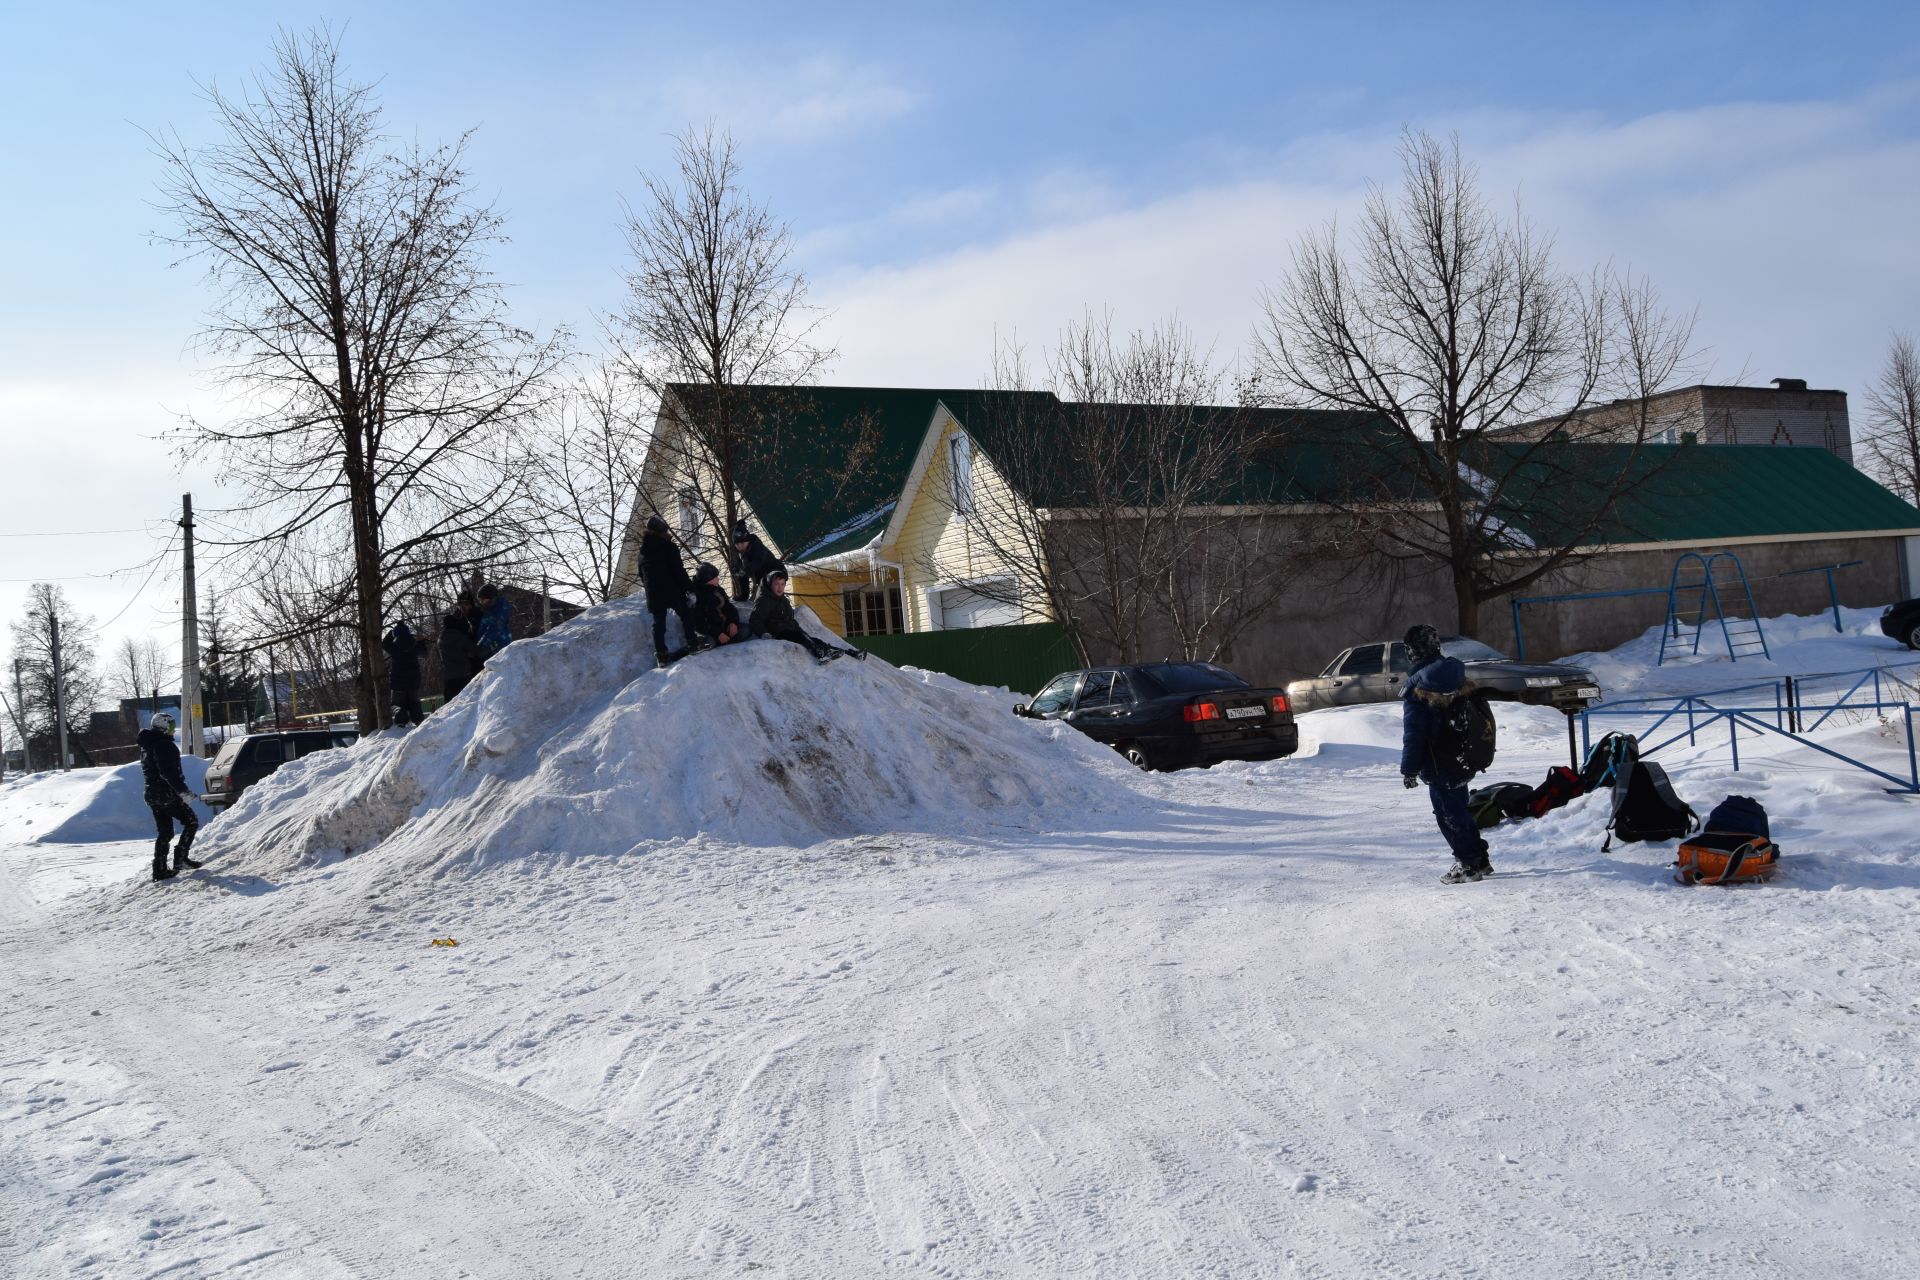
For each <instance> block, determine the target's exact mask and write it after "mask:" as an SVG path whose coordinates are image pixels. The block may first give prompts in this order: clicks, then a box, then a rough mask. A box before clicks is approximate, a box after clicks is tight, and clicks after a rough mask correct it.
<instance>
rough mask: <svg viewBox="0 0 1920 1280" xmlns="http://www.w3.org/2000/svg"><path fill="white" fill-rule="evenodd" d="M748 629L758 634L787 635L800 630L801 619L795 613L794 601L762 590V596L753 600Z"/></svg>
mask: <svg viewBox="0 0 1920 1280" xmlns="http://www.w3.org/2000/svg"><path fill="white" fill-rule="evenodd" d="M748 630H749V631H751V632H752V633H753V634H754V635H756V636H778V635H786V634H788V633H790V632H794V631H798V630H800V619H799V618H797V617H795V616H794V613H793V601H791V600H789V599H788V598H787V597H786V596H777V595H775V594H773V592H771V591H763V592H761V593H760V598H759V599H758V600H756V601H754V602H753V616H752V617H751V619H749V623H748Z"/></svg>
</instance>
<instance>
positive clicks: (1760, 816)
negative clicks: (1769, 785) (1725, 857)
mask: <svg viewBox="0 0 1920 1280" xmlns="http://www.w3.org/2000/svg"><path fill="white" fill-rule="evenodd" d="M1704 830H1707V831H1723V832H1727V833H1729V834H1732V835H1743V836H1766V837H1767V838H1769V839H1771V838H1772V837H1773V832H1771V831H1769V830H1768V829H1767V811H1766V809H1765V808H1763V807H1762V806H1761V804H1760V802H1759V801H1758V800H1755V799H1753V798H1751V797H1750V796H1728V797H1727V798H1726V799H1725V800H1722V801H1721V802H1720V803H1719V804H1717V805H1715V806H1713V812H1712V813H1709V814H1708V815H1707V825H1706V827H1705V828H1704Z"/></svg>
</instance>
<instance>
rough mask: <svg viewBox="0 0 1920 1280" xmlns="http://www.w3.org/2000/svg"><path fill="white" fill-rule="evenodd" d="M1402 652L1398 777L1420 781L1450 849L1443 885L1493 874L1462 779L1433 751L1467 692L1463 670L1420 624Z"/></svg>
mask: <svg viewBox="0 0 1920 1280" xmlns="http://www.w3.org/2000/svg"><path fill="white" fill-rule="evenodd" d="M1406 644H1407V657H1408V659H1409V661H1410V663H1411V665H1412V668H1413V670H1412V671H1411V672H1409V673H1408V675H1407V684H1406V687H1405V688H1404V689H1402V690H1401V691H1400V698H1401V715H1400V724H1401V733H1400V777H1401V782H1402V785H1404V786H1406V787H1407V788H1408V789H1409V790H1411V789H1412V788H1414V787H1416V786H1418V785H1419V784H1420V783H1422V782H1424V783H1426V784H1427V798H1428V799H1429V800H1431V801H1432V802H1433V817H1434V821H1435V822H1437V823H1438V824H1439V826H1440V834H1441V835H1442V836H1443V837H1445V839H1446V842H1447V847H1448V848H1449V849H1451V850H1453V858H1454V865H1453V870H1451V871H1449V872H1447V874H1446V875H1444V876H1442V877H1441V880H1442V881H1444V882H1445V883H1447V884H1464V883H1466V882H1468V881H1471V880H1484V879H1486V878H1487V877H1488V876H1490V875H1492V874H1493V865H1492V864H1491V863H1490V862H1489V861H1488V858H1487V842H1486V840H1485V839H1484V838H1482V837H1481V835H1480V828H1479V826H1478V825H1477V824H1475V822H1474V820H1473V813H1472V811H1471V810H1470V809H1468V808H1467V779H1465V778H1456V777H1453V776H1452V775H1451V774H1450V773H1449V772H1448V771H1447V770H1446V769H1445V768H1444V767H1443V766H1442V764H1441V762H1440V759H1439V758H1438V757H1437V756H1436V755H1435V754H1434V751H1433V743H1434V739H1435V738H1436V737H1438V735H1439V733H1440V729H1441V725H1442V723H1443V722H1444V720H1445V713H1446V711H1447V709H1448V708H1449V707H1451V706H1452V705H1453V704H1454V703H1455V702H1457V701H1459V700H1460V699H1461V698H1465V697H1468V696H1470V695H1471V694H1472V692H1473V686H1472V685H1470V684H1468V683H1467V669H1466V667H1465V665H1464V664H1462V663H1461V661H1460V659H1458V658H1450V657H1447V656H1446V655H1445V654H1444V653H1442V652H1441V651H1440V633H1439V632H1438V631H1435V630H1434V629H1433V628H1432V627H1430V626H1428V625H1427V624H1426V623H1424V622H1423V623H1420V624H1419V625H1418V626H1415V627H1413V628H1411V629H1409V630H1408V632H1407V637H1406Z"/></svg>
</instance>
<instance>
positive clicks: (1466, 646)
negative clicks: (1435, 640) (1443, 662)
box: [1440, 639, 1507, 662]
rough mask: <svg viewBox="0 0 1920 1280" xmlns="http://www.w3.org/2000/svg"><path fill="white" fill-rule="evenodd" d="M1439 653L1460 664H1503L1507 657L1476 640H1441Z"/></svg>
mask: <svg viewBox="0 0 1920 1280" xmlns="http://www.w3.org/2000/svg"><path fill="white" fill-rule="evenodd" d="M1440 652H1442V653H1444V654H1446V655H1447V656H1448V657H1449V658H1458V659H1460V661H1462V662H1505V661H1506V660H1507V655H1506V654H1504V653H1502V652H1500V651H1499V650H1498V649H1495V648H1493V647H1492V646H1490V645H1484V644H1481V643H1480V642H1479V641H1478V640H1464V639H1462V640H1442V641H1441V642H1440Z"/></svg>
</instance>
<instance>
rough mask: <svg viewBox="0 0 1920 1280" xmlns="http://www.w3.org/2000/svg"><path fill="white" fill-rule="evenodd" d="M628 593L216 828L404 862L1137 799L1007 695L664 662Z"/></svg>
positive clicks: (745, 840)
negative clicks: (412, 722) (376, 851)
mask: <svg viewBox="0 0 1920 1280" xmlns="http://www.w3.org/2000/svg"><path fill="white" fill-rule="evenodd" d="M650 626H651V622H650V619H649V616H648V615H647V613H646V611H645V609H644V607H643V606H642V604H641V603H640V602H638V601H635V600H620V601H613V602H610V603H608V604H605V605H601V606H599V607H598V608H595V609H593V610H592V611H590V612H589V613H587V614H586V615H584V616H582V617H581V618H579V619H577V620H575V621H573V622H571V623H569V624H567V625H566V626H564V627H562V628H560V629H559V630H557V631H555V632H553V633H552V634H551V635H548V636H544V637H541V638H539V639H534V640H527V641H522V642H520V643H516V644H514V645H512V646H511V647H509V648H508V649H506V650H504V651H503V652H502V653H500V654H499V655H497V656H496V657H495V658H494V659H493V660H492V661H491V662H490V663H489V664H488V666H487V669H486V671H485V672H484V673H483V674H482V675H481V676H480V677H479V678H478V679H477V680H475V681H474V683H473V684H472V685H470V686H469V687H468V688H467V689H466V690H465V691H464V692H463V693H462V694H461V696H460V697H459V698H457V699H455V700H454V702H453V703H452V704H450V705H449V706H447V707H445V708H443V709H441V710H440V711H438V712H436V713H435V714H434V715H432V716H431V717H429V718H428V720H427V722H426V723H425V724H424V725H422V726H420V727H418V728H416V729H414V730H413V731H411V732H410V733H400V732H388V733H384V734H378V735H374V736H371V737H369V738H367V739H365V740H363V741H361V742H360V743H357V744H356V745H354V746H353V747H350V748H345V749H340V750H333V751H324V752H316V753H315V754H313V755H311V756H308V757H306V758H304V759H302V760H299V761H296V762H294V763H292V764H289V765H287V766H286V767H284V768H282V769H281V770H279V771H278V772H276V773H275V774H273V775H272V776H271V777H270V778H268V779H266V780H265V781H263V782H261V783H259V784H257V785H256V786H254V787H252V788H250V789H249V790H248V792H247V794H246V795H245V796H244V797H243V798H242V800H241V801H240V803H239V804H237V805H236V806H235V807H234V809H233V811H232V812H231V813H230V814H229V815H227V816H225V817H223V818H222V819H221V820H220V821H218V822H216V823H215V824H213V826H211V827H210V828H209V829H208V830H207V832H206V835H205V837H204V840H203V844H202V846H201V847H202V848H203V849H204V850H205V851H206V853H207V856H208V857H210V858H213V857H218V858H221V859H223V860H224V861H225V863H226V865H228V866H232V867H234V868H236V869H240V870H246V871H252V872H255V873H259V872H267V871H272V870H275V869H278V868H284V867H287V866H289V865H313V864H317V863H320V862H325V861H328V860H331V859H333V858H335V857H338V856H342V855H347V854H355V853H361V852H364V851H366V850H368V849H372V848H375V847H380V848H381V849H382V850H383V852H388V853H395V852H400V853H404V855H405V857H406V864H407V865H408V866H410V867H441V866H446V865H449V864H467V865H477V864H484V863H490V862H495V861H499V860H502V859H509V858H518V857H526V856H531V855H554V854H564V855H603V854H619V853H624V852H627V851H629V850H633V849H636V848H638V847H641V846H644V845H648V844H651V843H655V842H660V841H666V840H671V839H676V838H683V837H693V836H705V837H708V838H711V839H718V840H723V841H728V842H732V843H735V844H746V845H756V846H769V845H777V846H793V845H806V844H812V843H815V842H818V841H821V840H826V839H832V838H835V837H841V836H848V835H853V834H858V833H865V832H879V831H929V832H941V833H957V832H965V831H971V830H985V829H991V828H998V827H1005V826H1008V825H1016V826H1033V825H1036V824H1044V825H1047V826H1059V825H1062V823H1063V822H1064V821H1068V820H1073V819H1078V818H1080V817H1082V816H1083V815H1086V814H1089V813H1096V812H1101V813H1107V814H1112V813H1115V812H1118V811H1122V810H1124V809H1125V808H1126V807H1127V806H1129V805H1132V804H1138V803H1139V798H1138V796H1137V795H1136V794H1135V793H1134V792H1132V791H1130V790H1129V789H1128V788H1127V787H1126V785H1125V781H1124V779H1125V777H1126V768H1125V766H1124V765H1122V764H1121V763H1120V762H1119V759H1118V757H1116V756H1114V755H1113V754H1112V753H1111V752H1110V751H1108V750H1106V749H1105V748H1103V747H1100V746H1097V745H1095V744H1094V743H1092V742H1091V741H1089V740H1088V739H1086V738H1084V737H1082V736H1081V735H1079V734H1078V733H1075V732H1074V731H1072V730H1070V729H1066V728H1063V727H1059V726H1053V725H1041V724H1037V723H1034V722H1031V721H1026V720H1021V719H1019V718H1017V717H1015V716H1014V715H1012V714H1011V708H1010V703H1009V701H1008V698H1007V697H1006V696H1005V695H1000V694H998V693H995V692H990V691H987V690H982V689H978V688H975V687H974V686H971V685H967V684H963V683H961V682H959V681H955V680H952V679H950V678H948V677H945V676H940V675H935V674H931V673H923V672H907V671H900V670H897V669H895V668H893V667H891V666H888V665H887V664H886V663H884V662H882V661H880V660H879V659H877V658H876V659H871V660H868V661H864V662H858V661H854V660H852V659H845V660H842V661H839V662H836V663H833V664H831V665H829V666H826V667H820V666H817V665H816V664H815V663H814V662H813V660H812V659H811V658H810V657H809V656H808V655H807V653H806V652H805V651H804V650H802V649H801V648H800V647H799V646H797V645H793V644H787V643H784V642H781V641H775V640H760V641H754V642H751V643H748V644H744V645H740V646H737V647H730V648H722V649H716V650H712V651H710V652H707V653H703V654H700V655H697V656H695V657H691V658H688V659H685V660H683V661H681V662H680V663H677V664H676V665H674V666H672V667H669V668H667V669H665V670H658V671H656V670H655V669H654V667H653V662H652V657H651V652H652V643H651V637H650V631H649V628H650Z"/></svg>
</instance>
